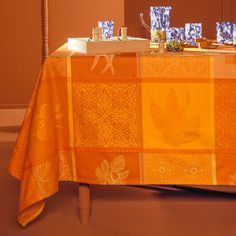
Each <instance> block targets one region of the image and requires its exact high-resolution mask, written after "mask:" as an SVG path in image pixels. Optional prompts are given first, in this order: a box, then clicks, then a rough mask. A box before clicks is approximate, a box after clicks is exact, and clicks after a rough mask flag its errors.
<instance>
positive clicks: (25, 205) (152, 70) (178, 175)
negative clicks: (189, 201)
mask: <svg viewBox="0 0 236 236" xmlns="http://www.w3.org/2000/svg"><path fill="white" fill-rule="evenodd" d="M9 172H10V173H11V174H12V175H13V176H15V177H16V178H17V179H19V180H20V181H21V191H20V206H19V216H18V220H19V222H20V223H21V224H22V225H23V226H24V225H26V224H27V223H28V222H30V221H31V220H33V219H34V218H35V217H36V216H37V215H39V214H40V212H41V211H42V210H43V208H44V205H45V201H44V199H45V198H47V197H49V196H51V195H52V194H54V193H55V192H57V191H58V183H59V181H77V182H84V183H91V184H204V185H208V184H209V185H216V184H219V185H230V184H233V185H234V184H236V55H217V54H215V55H210V54H200V53H194V54H191V53H177V54H171V53H167V54H164V55H161V56H160V55H159V54H155V53H154V54H152V53H146V54H137V55H136V54H123V55H115V56H114V57H113V56H112V55H100V56H96V57H95V56H83V55H80V54H76V53H73V52H71V51H68V50H66V46H65V47H62V48H61V49H60V50H58V51H56V52H55V53H54V54H52V55H51V56H50V57H49V58H48V59H47V60H46V62H45V64H44V65H43V66H42V69H41V73H40V76H39V79H38V82H37V85H36V87H35V90H34V93H33V96H32V99H31V102H30V105H29V108H28V111H27V113H26V115H25V119H24V122H23V125H22V128H21V131H20V134H19V136H18V139H17V142H16V145H15V149H14V152H13V156H12V159H11V162H10V165H9Z"/></svg>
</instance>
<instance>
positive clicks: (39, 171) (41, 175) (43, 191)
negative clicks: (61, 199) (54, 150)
mask: <svg viewBox="0 0 236 236" xmlns="http://www.w3.org/2000/svg"><path fill="white" fill-rule="evenodd" d="M54 168H57V167H56V166H55V165H54V164H53V163H52V161H47V162H44V163H42V164H39V165H37V166H34V167H33V168H32V173H33V178H34V181H35V183H36V184H37V188H38V191H39V193H40V196H41V197H47V196H48V195H50V194H52V193H53V192H54V191H55V190H56V189H57V184H58V171H57V169H54Z"/></svg>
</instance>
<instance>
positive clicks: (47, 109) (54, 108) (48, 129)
mask: <svg viewBox="0 0 236 236" xmlns="http://www.w3.org/2000/svg"><path fill="white" fill-rule="evenodd" d="M63 116H64V115H63V113H62V111H61V104H60V103H53V104H49V103H44V104H42V105H40V106H39V109H38V111H37V113H36V115H35V117H34V121H33V122H34V124H33V127H34V133H35V136H36V138H37V139H38V140H40V141H46V140H48V139H52V138H53V130H54V128H62V126H61V124H60V122H59V120H60V119H61V118H62V117H63Z"/></svg>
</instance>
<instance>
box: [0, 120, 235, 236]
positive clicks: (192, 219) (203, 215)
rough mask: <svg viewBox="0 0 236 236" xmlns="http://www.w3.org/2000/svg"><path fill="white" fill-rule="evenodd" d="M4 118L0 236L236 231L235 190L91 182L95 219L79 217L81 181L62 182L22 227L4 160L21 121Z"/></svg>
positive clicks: (187, 235)
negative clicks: (199, 190) (88, 221)
mask: <svg viewBox="0 0 236 236" xmlns="http://www.w3.org/2000/svg"><path fill="white" fill-rule="evenodd" d="M5 125H7V128H3V127H1V124H0V236H15V235H16V236H20V235H23V236H28V235H29V236H41V235H44V234H46V233H47V234H48V235H57V236H60V235H70V236H74V235H76V236H77V235H80V236H90V235H91V236H95V235H96V236H99V235H101V236H116V235H117V236H123V235H124V236H128V235H131V236H133V235H134V236H139V235H142V236H152V235H155V236H172V235H173V236H179V235H180V236H195V235H196V236H211V235H212V236H235V235H236V215H235V212H236V195H227V194H216V193H215V194H200V193H193V192H188V191H187V192H186V191H163V192H159V191H151V190H144V189H138V188H131V187H127V186H126V187H120V186H116V187H115V186H109V187H108V186H92V215H91V224H90V225H82V224H81V223H80V221H79V217H78V192H77V184H74V183H61V186H60V191H59V193H57V194H56V195H54V196H53V197H51V198H49V199H48V201H47V205H46V209H45V211H44V212H43V213H42V214H41V215H40V217H38V218H37V219H36V220H35V221H34V222H32V223H31V224H29V225H28V227H26V228H25V229H23V228H22V227H21V226H20V225H19V224H18V223H17V221H16V213H17V205H18V192H19V183H18V182H17V181H16V180H15V179H14V178H12V177H11V176H9V175H8V173H7V171H6V166H7V163H8V161H9V158H10V155H11V150H12V147H13V145H14V140H15V136H16V130H17V128H16V126H17V124H5Z"/></svg>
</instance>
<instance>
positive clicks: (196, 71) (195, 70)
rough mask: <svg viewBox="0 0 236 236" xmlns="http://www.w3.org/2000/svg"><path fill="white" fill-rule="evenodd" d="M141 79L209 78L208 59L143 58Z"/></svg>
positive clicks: (195, 57)
mask: <svg viewBox="0 0 236 236" xmlns="http://www.w3.org/2000/svg"><path fill="white" fill-rule="evenodd" d="M141 77H142V78H159V79H164V78H180V79H184V78H187V79H189V78H194V79H203V78H206V79H208V78H210V57H207V56H175V57H168V56H164V57H163V56H143V57H141Z"/></svg>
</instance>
